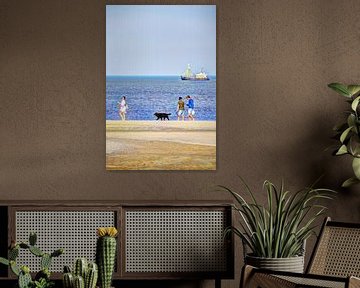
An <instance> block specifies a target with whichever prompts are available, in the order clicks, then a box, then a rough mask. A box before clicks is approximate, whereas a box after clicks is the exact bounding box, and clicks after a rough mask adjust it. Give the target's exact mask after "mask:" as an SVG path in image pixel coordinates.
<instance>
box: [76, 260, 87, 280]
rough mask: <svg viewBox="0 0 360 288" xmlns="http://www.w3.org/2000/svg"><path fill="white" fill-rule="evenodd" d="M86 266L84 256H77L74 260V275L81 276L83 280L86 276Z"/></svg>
mask: <svg viewBox="0 0 360 288" xmlns="http://www.w3.org/2000/svg"><path fill="white" fill-rule="evenodd" d="M87 267H88V262H87V259H86V258H79V259H76V261H75V267H74V274H75V275H76V276H81V277H82V278H83V280H84V279H85V276H86V270H87Z"/></svg>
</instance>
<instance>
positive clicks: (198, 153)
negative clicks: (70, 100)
mask: <svg viewBox="0 0 360 288" xmlns="http://www.w3.org/2000/svg"><path fill="white" fill-rule="evenodd" d="M106 169H107V170H215V169H216V122H215V121H106Z"/></svg>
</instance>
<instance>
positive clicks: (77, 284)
mask: <svg viewBox="0 0 360 288" xmlns="http://www.w3.org/2000/svg"><path fill="white" fill-rule="evenodd" d="M74 288H85V283H84V278H83V277H81V276H80V275H77V276H75V277H74Z"/></svg>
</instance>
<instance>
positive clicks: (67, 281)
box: [63, 258, 98, 288]
mask: <svg viewBox="0 0 360 288" xmlns="http://www.w3.org/2000/svg"><path fill="white" fill-rule="evenodd" d="M87 263H88V261H87V259H85V258H78V259H76V261H75V263H74V273H71V269H70V267H69V266H64V273H63V286H64V288H95V287H96V282H97V279H98V268H97V265H96V264H95V263H89V264H87ZM82 275H83V276H82ZM76 285H77V286H76ZM82 285H84V286H83V287H82Z"/></svg>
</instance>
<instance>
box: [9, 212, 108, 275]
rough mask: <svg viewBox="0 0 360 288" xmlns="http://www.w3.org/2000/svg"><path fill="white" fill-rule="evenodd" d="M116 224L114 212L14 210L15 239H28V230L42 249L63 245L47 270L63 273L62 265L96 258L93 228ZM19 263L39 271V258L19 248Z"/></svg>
mask: <svg viewBox="0 0 360 288" xmlns="http://www.w3.org/2000/svg"><path fill="white" fill-rule="evenodd" d="M102 226H115V212H114V211H16V241H18V242H19V241H25V242H26V243H27V242H28V237H29V233H30V232H31V231H35V232H36V233H37V235H38V237H37V238H38V244H37V246H38V247H39V248H41V249H42V250H43V251H44V252H49V253H51V252H53V251H54V250H55V249H58V248H64V249H65V253H64V254H63V255H61V256H60V257H57V258H56V259H54V261H53V263H52V265H51V267H50V270H51V271H52V272H62V270H63V266H64V265H70V266H71V265H72V263H73V262H74V259H76V258H78V257H86V258H87V259H89V260H95V248H96V238H97V237H96V228H97V227H102ZM18 262H19V263H23V264H25V263H26V265H28V266H29V267H30V269H31V271H38V270H39V268H40V265H39V263H40V259H39V258H38V257H35V256H33V255H32V254H31V253H29V251H21V252H20V254H19V257H18Z"/></svg>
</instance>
